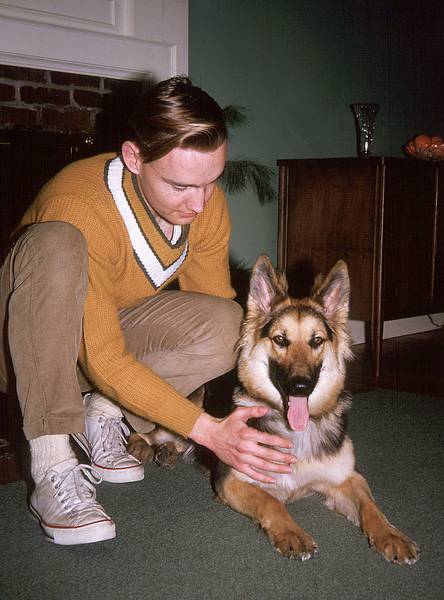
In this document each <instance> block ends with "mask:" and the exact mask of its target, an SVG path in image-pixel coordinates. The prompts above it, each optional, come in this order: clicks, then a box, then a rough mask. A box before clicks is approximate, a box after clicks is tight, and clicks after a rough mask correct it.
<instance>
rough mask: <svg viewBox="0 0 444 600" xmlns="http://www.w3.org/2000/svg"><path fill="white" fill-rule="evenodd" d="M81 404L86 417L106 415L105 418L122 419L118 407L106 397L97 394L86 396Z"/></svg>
mask: <svg viewBox="0 0 444 600" xmlns="http://www.w3.org/2000/svg"><path fill="white" fill-rule="evenodd" d="M83 402H84V404H85V408H86V414H87V416H88V417H98V416H100V415H106V416H107V417H113V418H114V419H120V418H121V417H123V414H122V411H121V410H120V408H119V406H118V405H117V404H116V403H115V402H113V401H112V400H110V399H109V398H107V397H106V396H103V395H102V394H99V392H93V393H92V394H86V395H85V397H84V399H83Z"/></svg>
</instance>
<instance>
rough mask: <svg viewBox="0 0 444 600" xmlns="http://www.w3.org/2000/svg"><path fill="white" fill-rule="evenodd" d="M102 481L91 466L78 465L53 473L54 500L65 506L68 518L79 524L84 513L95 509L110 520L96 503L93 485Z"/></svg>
mask: <svg viewBox="0 0 444 600" xmlns="http://www.w3.org/2000/svg"><path fill="white" fill-rule="evenodd" d="M101 481H102V477H101V475H100V473H99V472H98V471H97V470H96V469H94V467H91V466H90V465H83V464H78V465H76V466H75V467H71V468H68V469H66V470H65V471H62V473H60V474H58V473H53V474H52V475H51V482H52V483H54V489H55V493H54V498H56V499H57V500H58V501H59V502H60V504H62V505H64V509H65V510H66V512H67V514H68V516H69V517H70V518H71V519H72V520H73V521H74V522H77V521H79V520H80V519H81V517H82V513H83V512H89V511H90V510H91V509H92V508H94V509H95V510H96V511H97V512H98V513H100V514H101V515H103V516H104V517H106V518H107V519H108V518H109V517H108V515H107V514H106V512H105V511H104V509H103V508H102V506H101V505H100V504H99V503H98V502H97V501H96V488H95V487H94V485H93V484H98V483H100V482H101Z"/></svg>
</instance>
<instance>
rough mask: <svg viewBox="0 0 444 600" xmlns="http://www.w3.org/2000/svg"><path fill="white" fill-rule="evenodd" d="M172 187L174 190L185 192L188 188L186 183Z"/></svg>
mask: <svg viewBox="0 0 444 600" xmlns="http://www.w3.org/2000/svg"><path fill="white" fill-rule="evenodd" d="M172 188H173V190H176V192H183V191H184V190H186V189H187V188H186V186H185V185H173V186H172Z"/></svg>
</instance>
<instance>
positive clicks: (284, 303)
mask: <svg viewBox="0 0 444 600" xmlns="http://www.w3.org/2000/svg"><path fill="white" fill-rule="evenodd" d="M348 307H349V278H348V272H347V267H346V265H345V263H344V262H342V261H339V262H338V263H337V264H336V265H335V266H334V267H333V269H332V270H331V272H330V273H329V274H328V275H327V277H326V278H325V279H320V278H318V280H317V281H316V282H315V287H314V292H313V295H312V296H311V297H310V298H305V299H302V300H300V299H299V300H298V299H294V298H291V297H290V296H289V295H288V292H287V282H286V280H285V278H284V277H283V276H281V275H278V274H277V273H276V272H275V270H274V269H273V267H272V264H271V262H270V260H269V259H268V257H266V256H261V257H260V258H259V259H258V261H257V263H256V265H255V267H254V268H253V271H252V276H251V281H250V294H249V298H248V308H247V314H246V318H245V320H244V323H243V326H242V330H241V336H240V340H239V343H238V350H239V360H238V374H239V379H240V382H241V388H240V389H239V390H238V391H237V393H236V394H235V397H234V403H235V405H237V406H252V405H266V406H267V407H269V408H270V410H269V413H268V415H266V416H265V417H262V418H260V419H255V420H254V421H251V422H250V423H249V424H250V425H252V426H254V427H256V428H258V429H260V430H262V431H267V432H270V433H273V434H278V435H280V436H281V437H285V438H288V439H290V440H291V441H292V443H293V450H292V452H293V453H294V455H295V456H296V458H297V462H296V463H295V465H294V466H293V468H292V472H291V473H290V474H274V476H273V477H274V479H275V483H273V484H265V483H261V482H258V481H256V480H253V479H251V478H250V477H248V476H247V475H244V474H242V473H240V472H239V471H236V470H234V469H232V468H230V467H227V466H226V465H223V464H222V463H219V464H218V466H217V467H216V469H215V472H214V474H213V475H214V486H215V490H216V494H217V496H218V498H219V499H220V500H221V501H222V502H224V503H225V504H227V505H228V506H230V507H231V508H233V509H234V510H236V511H238V512H240V513H243V514H245V515H248V516H249V517H251V518H252V519H253V520H254V521H256V522H258V523H259V524H260V525H261V527H262V528H263V529H264V531H265V532H266V533H267V535H268V537H269V538H270V540H271V541H272V543H273V544H274V546H275V547H276V549H277V550H278V551H279V552H280V553H282V554H283V555H284V556H287V557H289V558H297V559H300V560H306V559H308V558H311V557H312V556H313V555H314V554H315V553H316V552H317V546H316V543H315V542H314V540H313V539H312V538H311V536H310V535H309V534H307V533H306V532H305V531H304V530H303V529H302V528H301V527H300V526H299V525H297V524H296V523H295V522H294V520H293V519H292V518H291V516H290V514H289V513H288V511H287V509H286V508H285V504H287V503H289V502H293V501H295V500H297V499H299V498H301V497H303V496H306V495H307V494H311V493H313V492H317V493H320V494H322V495H323V496H324V497H325V499H326V505H327V506H328V507H329V508H330V509H332V510H335V511H337V512H338V513H340V514H342V515H344V516H346V517H347V518H348V519H349V520H350V521H352V522H353V523H355V524H356V525H359V526H360V527H361V529H362V531H363V532H364V534H365V535H366V536H367V538H368V540H369V543H370V545H371V546H373V547H374V548H375V549H376V550H377V551H378V552H380V553H381V554H382V555H383V556H384V557H385V558H386V559H387V560H388V561H391V562H394V563H399V564H413V563H414V562H416V560H417V558H418V548H417V546H416V544H415V543H414V542H412V541H411V540H409V538H408V537H407V536H405V535H404V534H403V533H401V532H400V531H399V530H398V529H396V528H395V527H394V526H393V525H391V524H390V523H389V522H388V520H387V519H386V517H385V516H384V515H383V513H382V512H381V510H380V509H379V508H378V506H377V505H376V503H375V501H374V499H373V496H372V494H371V491H370V489H369V486H368V484H367V482H366V480H365V479H364V478H363V477H362V475H360V474H359V473H358V472H357V471H356V470H355V459H354V451H353V445H352V442H351V440H350V439H349V438H348V437H347V436H346V434H345V428H346V417H345V413H346V410H347V408H348V407H349V405H350V400H349V398H348V396H347V394H345V393H344V392H343V388H344V381H345V363H346V360H347V359H348V358H350V357H351V351H350V337H349V334H348V328H347V320H348ZM301 390H305V392H304V391H302V392H301ZM304 396H307V400H306V411H308V412H306V413H304V414H305V416H306V419H308V421H306V422H305V424H304V423H302V424H301V423H300V422H299V421H296V424H295V422H294V419H291V418H290V406H291V404H292V402H293V401H295V399H296V400H298V399H299V400H301V399H302V397H304ZM297 404H298V405H299V402H298V403H297ZM302 404H303V403H302ZM148 441H149V440H148Z"/></svg>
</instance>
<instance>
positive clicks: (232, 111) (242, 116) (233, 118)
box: [223, 104, 251, 127]
mask: <svg viewBox="0 0 444 600" xmlns="http://www.w3.org/2000/svg"><path fill="white" fill-rule="evenodd" d="M246 110H247V109H246V108H245V106H236V105H234V104H230V105H229V106H226V107H225V108H224V109H223V112H224V116H225V123H226V125H227V127H241V126H242V125H246V124H247V123H249V122H250V120H251V119H250V117H249V116H248V115H247V114H246Z"/></svg>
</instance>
